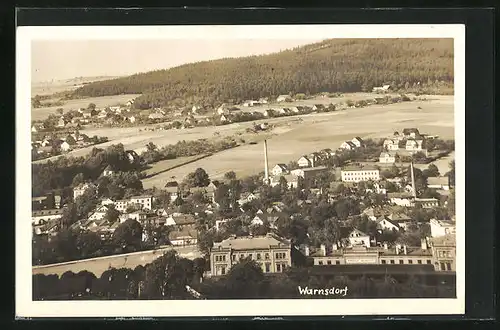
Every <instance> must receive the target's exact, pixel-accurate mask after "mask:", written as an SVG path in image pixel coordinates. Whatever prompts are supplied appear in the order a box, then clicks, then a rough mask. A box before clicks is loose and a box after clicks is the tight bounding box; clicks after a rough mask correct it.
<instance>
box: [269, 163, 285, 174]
mask: <svg viewBox="0 0 500 330" xmlns="http://www.w3.org/2000/svg"><path fill="white" fill-rule="evenodd" d="M271 173H272V174H273V175H275V176H279V175H284V174H288V173H289V171H288V166H286V165H285V164H276V165H275V166H274V167H273V169H272V170H271Z"/></svg>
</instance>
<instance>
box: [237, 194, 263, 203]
mask: <svg viewBox="0 0 500 330" xmlns="http://www.w3.org/2000/svg"><path fill="white" fill-rule="evenodd" d="M259 197H260V195H259V194H258V193H255V194H254V193H243V194H241V196H240V199H239V200H238V204H239V205H243V204H246V203H249V202H251V201H254V200H256V199H259Z"/></svg>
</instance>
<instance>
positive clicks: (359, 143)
mask: <svg viewBox="0 0 500 330" xmlns="http://www.w3.org/2000/svg"><path fill="white" fill-rule="evenodd" d="M351 142H352V144H354V145H355V146H356V148H361V147H362V146H363V140H362V139H361V138H360V137H359V136H356V137H355V138H353V139H352V140H351Z"/></svg>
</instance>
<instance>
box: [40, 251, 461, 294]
mask: <svg viewBox="0 0 500 330" xmlns="http://www.w3.org/2000/svg"><path fill="white" fill-rule="evenodd" d="M206 267H207V265H206V262H205V261H204V260H203V259H195V260H193V261H191V260H188V259H184V258H179V257H178V256H177V255H176V254H175V253H174V252H169V253H167V254H165V255H163V256H161V257H159V258H158V259H156V260H155V261H154V262H153V263H151V264H147V265H146V266H137V267H136V268H135V269H134V270H131V269H124V268H121V269H110V270H107V271H105V272H103V273H102V275H101V276H100V277H99V278H97V277H96V276H95V275H94V274H92V273H90V272H87V271H82V272H80V273H78V274H74V273H71V272H66V273H64V274H63V275H62V276H61V278H58V277H57V276H56V275H49V276H46V275H33V288H34V290H33V299H34V300H67V299H115V300H119V299H156V300H158V299H196V298H201V299H273V298H274V299H287V298H288V299H297V298H298V299H304V298H310V299H332V298H340V299H345V298H347V299H349V298H351V299H352V298H402V297H405V298H417V297H418V298H422V297H425V298H445V297H449V298H451V297H454V295H455V288H454V286H453V282H450V283H448V284H447V285H446V284H445V285H436V284H435V283H432V282H429V281H428V280H427V279H426V278H425V277H418V276H411V275H410V276H405V277H398V278H395V277H391V276H390V275H385V276H381V277H368V276H365V275H362V276H358V277H357V278H356V277H354V278H351V277H347V276H335V277H331V278H330V279H321V278H318V277H316V276H311V274H310V273H309V271H308V270H307V269H302V268H295V269H294V268H292V269H289V270H288V271H286V272H285V273H282V274H279V275H276V276H272V277H267V276H265V275H264V274H263V272H262V269H261V268H260V267H259V266H258V265H257V264H256V262H255V261H252V260H242V261H239V262H238V263H237V264H235V265H234V266H233V267H232V268H231V269H230V271H229V273H228V274H227V276H225V277H224V278H222V279H219V280H211V279H208V280H205V281H203V282H202V283H200V281H199V278H200V277H201V275H202V274H203V271H204V270H205V269H206ZM186 285H190V286H191V287H194V288H195V290H197V292H199V293H200V294H201V296H200V297H194V296H193V295H190V294H189V293H188V292H187V290H186ZM299 286H300V287H301V288H306V287H308V288H342V289H343V288H345V287H347V292H346V296H341V295H337V296H331V295H329V296H304V295H301V294H300V292H299V291H298V287H299Z"/></svg>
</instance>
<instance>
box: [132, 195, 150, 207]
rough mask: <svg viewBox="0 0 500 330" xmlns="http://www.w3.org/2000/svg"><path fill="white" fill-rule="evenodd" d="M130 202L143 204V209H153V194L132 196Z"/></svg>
mask: <svg viewBox="0 0 500 330" xmlns="http://www.w3.org/2000/svg"><path fill="white" fill-rule="evenodd" d="M130 202H131V203H132V204H139V205H141V206H142V209H143V210H151V209H152V206H153V196H151V195H141V196H133V197H130Z"/></svg>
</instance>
